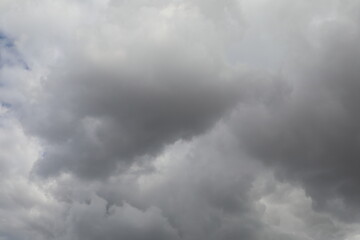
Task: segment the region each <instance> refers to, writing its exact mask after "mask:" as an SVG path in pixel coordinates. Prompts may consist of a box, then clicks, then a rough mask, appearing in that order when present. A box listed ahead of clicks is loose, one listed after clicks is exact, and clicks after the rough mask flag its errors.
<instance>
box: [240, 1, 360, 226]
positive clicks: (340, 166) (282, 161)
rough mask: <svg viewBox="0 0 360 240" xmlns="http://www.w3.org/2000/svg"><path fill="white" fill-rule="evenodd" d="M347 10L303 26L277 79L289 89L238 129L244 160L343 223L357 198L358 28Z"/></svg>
mask: <svg viewBox="0 0 360 240" xmlns="http://www.w3.org/2000/svg"><path fill="white" fill-rule="evenodd" d="M351 3H352V2H351V1H350V2H349V3H348V4H349V6H346V4H344V5H340V6H339V7H337V8H336V10H335V11H337V12H338V13H337V14H338V15H337V16H336V17H334V18H331V17H327V18H326V17H325V19H324V20H321V19H322V18H321V16H320V17H319V16H317V17H318V19H316V17H314V18H313V19H311V21H308V31H307V32H308V35H307V38H308V44H307V45H308V46H307V47H304V45H300V46H299V45H295V46H294V48H293V49H294V51H296V52H298V53H299V56H297V59H296V60H292V63H291V64H290V65H291V68H292V69H293V70H292V71H291V72H289V73H286V74H285V75H286V76H285V77H288V78H290V81H289V83H288V85H289V86H290V88H291V89H292V90H291V91H289V92H287V93H285V94H283V95H282V97H281V98H282V101H280V102H279V103H278V104H276V105H269V104H268V103H264V104H262V105H258V106H257V107H254V109H252V110H250V111H249V112H248V114H247V115H246V116H245V117H244V118H242V120H240V121H243V122H242V123H241V124H240V125H238V126H239V131H240V135H241V136H240V137H241V139H242V143H243V144H244V146H245V148H246V149H247V151H248V152H249V153H250V154H251V155H252V156H254V157H256V158H258V159H261V160H262V161H263V162H264V163H266V164H267V165H271V166H275V167H276V168H277V169H279V177H281V178H282V179H284V178H285V179H292V180H293V181H295V182H297V181H300V182H301V183H303V184H304V186H305V189H306V190H307V193H308V194H309V195H310V196H311V197H313V198H314V200H316V201H315V203H314V204H315V206H316V208H319V209H327V210H329V211H332V212H334V213H336V215H340V216H342V217H344V218H345V219H348V220H349V219H351V217H352V216H353V215H354V214H355V215H356V211H355V212H354V210H353V208H352V207H353V206H356V207H358V202H359V196H360V195H359V191H357V187H356V186H357V185H358V184H359V178H358V173H357V169H358V167H359V165H358V160H357V159H358V158H359V150H358V149H359V140H358V138H359V127H358V121H359V114H358V100H359V99H358V96H357V95H358V94H357V92H358V90H359V84H358V79H359V74H358V68H359V66H358V63H359V58H360V54H359V51H358V48H357V45H358V41H359V34H358V31H359V29H358V23H357V19H358V16H357V15H350V14H348V11H349V10H350V5H351ZM351 7H356V6H353V5H351ZM323 18H324V17H323ZM314 19H316V20H317V21H316V22H315V23H316V24H315V23H314V21H315V20H314ZM312 28H315V29H316V35H313V34H310V33H311V31H313V29H312ZM309 29H310V30H309ZM309 32H310V33H309ZM304 39H305V38H304ZM300 50H302V53H301V54H300ZM334 199H335V200H334ZM334 201H335V202H338V204H340V205H342V203H341V202H342V201H344V203H343V207H340V205H337V207H335V205H336V204H335V205H334ZM335 208H337V209H335ZM340 208H344V209H340Z"/></svg>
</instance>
